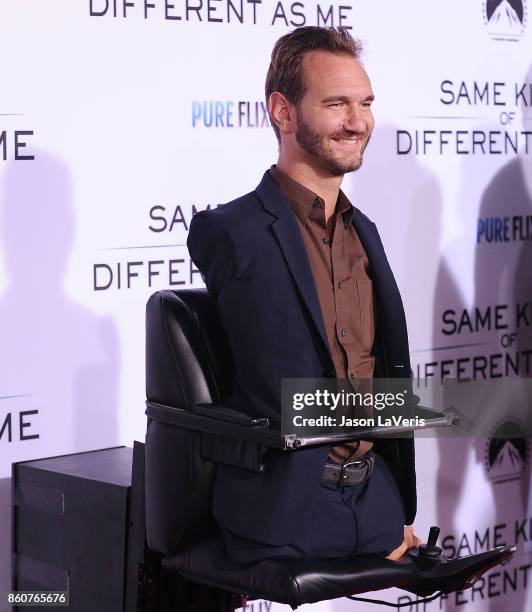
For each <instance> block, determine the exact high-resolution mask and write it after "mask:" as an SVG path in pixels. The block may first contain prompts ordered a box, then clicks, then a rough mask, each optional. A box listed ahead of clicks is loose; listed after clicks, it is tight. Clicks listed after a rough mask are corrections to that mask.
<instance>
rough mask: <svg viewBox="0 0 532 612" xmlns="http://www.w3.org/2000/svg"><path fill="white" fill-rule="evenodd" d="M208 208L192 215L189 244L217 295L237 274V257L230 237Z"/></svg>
mask: <svg viewBox="0 0 532 612" xmlns="http://www.w3.org/2000/svg"><path fill="white" fill-rule="evenodd" d="M207 212H208V211H202V212H198V213H196V214H195V215H194V217H193V218H192V221H191V223H190V229H189V232H188V238H187V247H188V252H189V253H190V257H191V259H192V261H193V262H194V264H195V265H196V267H197V268H198V270H199V271H200V272H201V276H202V277H203V280H204V282H205V285H206V286H207V289H208V291H209V293H211V294H212V295H215V296H216V295H220V294H221V293H222V291H223V290H224V288H225V287H226V285H227V283H228V282H229V281H230V280H231V278H232V277H233V275H234V269H235V257H234V253H233V248H232V244H231V241H230V239H229V237H228V236H227V234H226V233H225V232H224V230H222V229H221V228H220V227H219V226H218V225H217V224H216V223H215V222H214V221H213V220H212V219H211V218H210V217H209V216H207V214H206V213H207Z"/></svg>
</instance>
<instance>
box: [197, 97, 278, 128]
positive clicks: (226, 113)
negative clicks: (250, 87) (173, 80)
mask: <svg viewBox="0 0 532 612" xmlns="http://www.w3.org/2000/svg"><path fill="white" fill-rule="evenodd" d="M191 121H192V127H193V128H269V127H270V120H269V116H268V109H267V107H266V103H265V102H262V101H260V100H192V113H191Z"/></svg>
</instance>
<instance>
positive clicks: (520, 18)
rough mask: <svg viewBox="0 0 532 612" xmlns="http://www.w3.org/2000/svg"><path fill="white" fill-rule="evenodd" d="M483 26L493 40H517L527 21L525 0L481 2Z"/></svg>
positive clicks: (489, 0)
mask: <svg viewBox="0 0 532 612" xmlns="http://www.w3.org/2000/svg"><path fill="white" fill-rule="evenodd" d="M482 8H483V12H484V15H483V16H484V24H485V25H486V28H487V30H488V33H489V35H490V36H491V38H492V39H493V40H514V41H516V40H519V39H520V38H521V36H522V35H523V32H524V30H525V26H526V21H527V6H526V0H483V2H482Z"/></svg>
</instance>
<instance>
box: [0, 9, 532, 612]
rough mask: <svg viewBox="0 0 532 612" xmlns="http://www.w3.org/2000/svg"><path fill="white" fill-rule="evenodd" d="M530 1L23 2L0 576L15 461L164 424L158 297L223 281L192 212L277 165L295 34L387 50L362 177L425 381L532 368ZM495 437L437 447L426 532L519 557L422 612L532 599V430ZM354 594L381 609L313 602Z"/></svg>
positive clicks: (422, 482) (420, 525)
mask: <svg viewBox="0 0 532 612" xmlns="http://www.w3.org/2000/svg"><path fill="white" fill-rule="evenodd" d="M527 4H530V0H469V1H468V2H463V1H460V0H448V1H447V2H426V1H424V0H406V1H405V2H394V1H392V0H383V1H381V2H375V1H374V0H372V1H370V0H301V1H299V2H292V1H291V0H281V1H276V0H47V1H45V0H25V1H24V2H20V0H2V2H1V5H0V23H1V25H2V35H1V36H0V56H1V57H2V60H3V61H2V70H1V77H0V78H1V91H2V95H1V97H0V516H1V517H2V519H1V520H0V591H5V590H7V589H8V588H9V573H10V570H9V556H10V553H9V551H10V536H9V521H8V520H7V519H8V517H9V509H10V489H9V487H10V480H9V475H10V465H11V462H13V461H20V460H24V459H31V458H37V457H46V456H50V455H58V454H64V453H71V452H75V451H81V450H88V449H95V448H102V447H106V446H112V445H116V444H121V443H123V444H128V445H131V443H132V441H133V440H134V439H139V440H142V439H143V435H144V429H145V416H144V404H143V401H144V305H145V302H146V299H147V298H148V296H149V295H150V293H151V292H153V291H154V290H156V289H161V288H176V287H187V286H191V285H196V286H200V285H201V276H200V274H199V273H198V272H197V270H195V268H194V266H193V265H192V263H191V261H190V258H189V256H188V252H187V249H186V246H185V242H186V237H187V231H188V227H189V224H190V219H191V218H192V216H193V214H194V213H195V211H197V210H202V209H205V208H207V207H209V206H211V207H212V206H215V205H216V204H218V203H223V202H226V201H228V200H230V199H232V198H234V197H236V196H238V195H241V194H243V193H246V192H248V191H250V190H251V189H253V188H254V187H255V186H256V184H257V183H258V181H259V180H260V177H261V176H262V173H263V172H264V170H265V169H266V168H267V167H269V165H270V164H271V163H273V162H275V160H276V154H277V148H276V141H275V137H274V134H273V131H272V130H271V128H270V127H269V124H268V120H267V115H266V108H265V103H264V100H263V89H264V78H265V73H266V69H267V66H268V63H269V54H270V52H271V48H272V46H273V44H274V42H275V40H276V39H277V38H278V37H279V36H281V35H282V34H284V33H285V32H287V31H288V30H289V29H292V28H293V27H296V26H300V25H345V26H347V27H349V28H351V31H352V33H353V35H354V36H356V37H359V38H362V39H363V40H364V41H365V43H366V53H365V57H364V63H365V65H366V68H367V70H368V73H369V75H370V78H371V79H372V83H373V88H374V91H375V95H376V101H375V107H374V109H375V118H376V128H375V132H374V136H373V139H372V142H371V145H370V146H369V148H368V150H367V153H366V159H365V163H364V166H363V168H362V169H361V170H360V171H359V172H358V173H356V174H355V175H352V176H347V177H346V178H345V180H344V184H343V187H344V190H345V191H346V192H347V193H348V195H349V196H350V198H351V199H352V201H353V203H355V205H356V206H358V207H360V208H361V209H362V210H363V211H364V212H366V213H367V214H368V215H369V216H370V217H371V218H373V220H374V221H375V222H376V223H377V225H378V227H379V229H380V233H381V236H382V238H383V242H384V244H385V247H386V249H387V252H388V257H389V259H390V261H391V264H392V268H393V269H394V271H395V273H396V276H397V280H398V283H399V286H400V288H401V291H402V294H403V297H404V301H405V306H406V310H407V317H408V322H409V328H410V338H411V347H412V359H413V367H414V374H415V375H416V376H425V375H432V376H456V375H460V376H462V377H499V376H506V375H515V373H516V371H517V372H518V374H519V375H520V376H523V377H530V376H531V368H532V358H531V355H532V350H531V349H532V257H531V254H532V248H531V244H532V242H531V240H532V157H531V154H532V23H531V22H530V21H529V20H530V17H529V15H528V9H529V8H531V7H530V6H529V7H527ZM494 435H495V432H494ZM496 450H497V449H495V450H494V449H493V447H492V446H490V443H489V440H487V439H483V440H470V441H465V440H461V441H449V440H439V441H438V440H421V441H420V442H419V444H418V473H419V492H420V504H419V506H420V508H419V514H418V520H417V532H418V533H419V534H420V535H421V536H423V537H426V534H427V532H428V527H429V526H430V525H431V524H433V523H437V524H439V525H440V526H441V527H442V542H443V545H444V549H445V551H446V552H447V553H449V554H457V553H459V554H466V553H469V552H475V551H481V550H485V549H486V548H488V547H491V546H493V545H495V544H500V543H513V542H514V541H517V543H518V546H519V550H518V554H517V555H516V557H515V559H514V560H513V561H512V562H511V563H509V564H508V565H505V566H503V567H498V568H496V569H495V570H494V571H493V572H492V573H491V574H489V575H487V576H485V577H484V578H483V579H482V580H481V581H479V582H478V583H477V585H475V588H474V589H473V590H468V591H466V592H464V593H460V594H456V595H454V594H453V595H452V596H449V597H448V598H447V599H445V600H436V601H434V602H432V603H430V604H427V605H426V606H423V605H421V604H420V605H419V606H417V607H416V605H415V604H413V605H412V607H411V608H408V607H407V608H406V610H412V611H414V610H415V611H418V610H428V611H433V610H434V611H436V610H454V609H462V610H467V611H468V612H469V611H484V610H485V611H488V610H489V611H490V612H495V611H498V610H503V609H504V610H512V611H515V612H517V611H521V610H530V609H532V596H531V595H530V591H531V589H530V588H529V586H530V584H531V581H532V544H530V541H531V540H532V504H531V503H530V499H531V496H530V494H529V481H530V469H529V465H530V463H529V462H530V456H529V441H528V440H526V439H523V440H521V441H520V442H519V443H516V444H512V445H511V448H505V449H504V452H503V451H501V452H499V453H497V452H495V451H496ZM501 470H502V471H501ZM503 473H504V476H505V477H504V478H503V477H501V476H502V475H503ZM381 595H382V596H385V597H388V598H389V599H390V600H394V601H397V600H398V599H399V600H401V601H405V602H406V601H409V597H408V596H407V595H406V594H405V593H404V592H401V591H396V590H391V591H389V592H387V593H380V594H379V596H381ZM413 599H414V597H413V596H412V600H413ZM355 606H356V609H357V610H358V609H360V610H366V609H368V610H371V609H375V608H374V607H372V606H368V605H362V604H360V605H358V604H353V603H352V602H348V601H347V600H338V601H335V602H328V603H323V604H319V605H316V606H313V607H312V609H313V610H316V611H319V612H325V611H328V610H331V611H334V612H340V611H343V610H352V609H354V607H355ZM281 609H282V610H285V609H287V608H285V607H283V606H280V605H278V604H270V603H268V602H254V603H250V604H249V606H248V610H253V612H259V611H266V610H274V611H275V612H278V611H280V610H281Z"/></svg>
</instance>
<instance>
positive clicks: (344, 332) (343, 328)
mask: <svg viewBox="0 0 532 612" xmlns="http://www.w3.org/2000/svg"><path fill="white" fill-rule="evenodd" d="M340 333H341V334H342V336H347V329H346V328H345V327H342V331H341V332H340Z"/></svg>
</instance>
